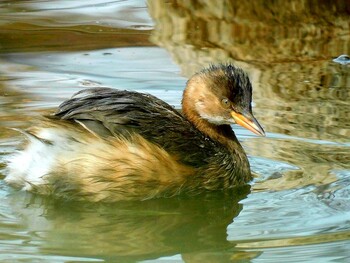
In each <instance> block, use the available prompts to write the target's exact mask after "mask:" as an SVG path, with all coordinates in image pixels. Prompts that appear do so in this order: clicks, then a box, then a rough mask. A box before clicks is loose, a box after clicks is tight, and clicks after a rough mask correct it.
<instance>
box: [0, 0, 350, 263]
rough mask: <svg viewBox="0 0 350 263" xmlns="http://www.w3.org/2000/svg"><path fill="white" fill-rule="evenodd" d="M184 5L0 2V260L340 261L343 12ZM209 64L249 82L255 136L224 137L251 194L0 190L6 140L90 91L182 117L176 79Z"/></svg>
mask: <svg viewBox="0 0 350 263" xmlns="http://www.w3.org/2000/svg"><path fill="white" fill-rule="evenodd" d="M195 2H196V1H178V2H177V3H175V2H173V1H169V3H167V4H165V2H164V3H163V1H159V2H156V1H149V2H148V3H144V2H142V1H109V2H108V1H105V0H104V1H103V0H101V1H98V0H94V1H89V4H83V3H82V1H63V0H61V1H2V3H0V13H1V20H0V39H2V40H0V107H1V111H0V168H1V171H2V172H1V173H0V199H1V202H0V261H2V262H348V261H350V253H349V251H350V202H349V198H350V186H349V185H350V140H349V138H350V122H349V115H350V107H349V98H350V67H349V65H347V64H344V65H342V64H338V63H336V62H334V61H333V59H334V58H335V57H337V56H339V55H341V54H349V53H350V47H349V46H350V44H349V43H350V41H349V38H350V36H349V34H348V32H349V13H348V12H349V10H348V9H346V8H345V9H344V6H346V1H344V2H342V1H337V2H336V3H334V4H330V3H323V2H322V1H321V2H320V4H319V5H318V6H317V7H313V6H312V5H311V6H308V5H307V2H302V1H300V2H299V1H297V3H299V4H301V3H304V4H303V5H295V6H294V7H293V8H291V7H288V6H287V7H286V6H278V5H272V6H270V5H269V4H267V5H265V6H259V5H257V6H254V7H251V6H243V8H239V7H238V6H235V4H233V5H232V6H230V5H228V7H227V6H226V7H225V6H221V5H220V4H217V2H216V1H213V3H214V2H215V3H214V4H213V3H212V2H211V1H208V2H207V5H208V6H206V4H203V5H201V4H199V3H197V4H196V3H195ZM210 5H213V6H210ZM243 5H244V4H243ZM285 5H288V4H285ZM328 5H330V6H328ZM220 7H221V8H220ZM311 7H312V8H311ZM259 8H262V9H259ZM276 10H279V11H280V12H276ZM283 10H285V11H283ZM289 10H292V11H291V12H292V13H289ZM310 10H311V11H310ZM332 10H333V11H332ZM293 12H295V13H293ZM314 14H317V15H316V16H314ZM293 17H295V18H294V20H293V21H291V18H293ZM233 36H234V37H233ZM257 43H259V44H257ZM216 61H233V62H235V63H236V64H238V65H240V66H241V67H243V68H244V69H246V70H247V71H248V72H249V74H250V76H251V78H252V81H253V86H254V112H255V115H256V116H257V118H258V119H259V121H260V122H261V123H262V124H263V126H264V128H265V130H266V131H267V137H266V138H260V137H256V136H254V135H252V134H250V133H249V132H248V131H246V130H244V129H241V128H239V127H234V129H235V131H236V133H237V134H238V136H239V139H240V140H241V141H242V144H243V145H244V147H245V149H246V151H247V153H248V154H249V156H250V161H251V165H252V168H253V170H254V172H255V173H256V178H255V179H254V180H253V182H252V183H251V188H250V189H248V188H238V189H235V190H234V191H232V192H230V193H212V194H207V195H203V196H198V197H194V198H185V197H178V198H171V199H161V200H150V201H144V202H121V203H117V204H110V205H102V204H100V205H96V204H90V203H71V202H70V203H67V202H63V201H62V200H52V199H49V198H43V197H39V196H33V195H31V194H28V193H23V192H18V191H16V190H14V189H11V188H10V187H8V186H7V185H6V184H5V183H4V182H3V180H2V178H3V177H4V176H5V174H6V170H5V159H6V158H7V156H9V155H10V154H11V153H13V152H14V151H16V149H17V148H18V147H19V144H20V143H21V141H22V140H23V138H22V137H21V135H20V134H18V133H17V132H16V131H14V130H13V129H9V128H17V127H20V128H25V127H28V126H29V125H31V121H33V120H35V119H36V118H37V117H38V116H40V115H42V114H44V113H48V112H50V111H52V110H53V109H54V107H56V106H57V105H58V104H59V103H60V102H61V101H63V100H64V99H66V98H68V97H70V96H71V95H72V94H73V93H74V92H76V91H78V90H80V89H82V88H87V87H92V86H110V87H115V88H121V89H130V90H137V91H142V92H148V93H152V94H154V95H156V96H158V97H160V98H162V99H164V100H165V101H167V102H169V103H170V104H172V105H174V106H175V107H177V108H179V107H180V100H181V95H182V89H183V87H184V85H185V83H186V79H187V76H188V75H190V74H191V73H192V72H193V71H194V70H197V69H198V68H200V67H202V66H206V65H207V64H208V63H210V62H216Z"/></svg>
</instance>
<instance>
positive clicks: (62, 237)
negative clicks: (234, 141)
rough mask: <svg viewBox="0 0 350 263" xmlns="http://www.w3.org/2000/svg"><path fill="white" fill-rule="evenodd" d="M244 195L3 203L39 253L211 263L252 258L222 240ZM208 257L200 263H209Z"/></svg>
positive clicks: (240, 191) (239, 191) (28, 198)
mask: <svg viewBox="0 0 350 263" xmlns="http://www.w3.org/2000/svg"><path fill="white" fill-rule="evenodd" d="M248 193H249V186H246V187H240V188H236V189H234V190H232V191H230V192H226V193H210V194H209V193H208V194H206V195H200V196H196V197H192V198H182V197H178V198H171V199H159V200H149V201H145V202H121V203H117V204H113V205H100V206H98V205H96V204H88V203H66V202H62V200H59V201H57V202H56V201H53V200H48V199H42V198H40V197H38V196H32V195H30V194H24V193H23V194H21V195H20V194H18V192H17V193H14V194H12V195H9V196H7V197H6V198H5V202H6V203H7V204H8V206H9V207H11V209H12V210H13V211H12V212H11V213H12V214H16V215H17V216H16V219H13V220H14V222H13V223H14V224H19V225H25V229H26V231H25V233H22V234H21V235H23V234H24V235H25V237H22V238H25V239H27V240H28V242H27V243H26V246H33V245H34V246H36V247H37V248H38V249H39V250H40V251H41V253H45V254H52V253H54V254H61V255H65V256H71V257H74V256H79V257H86V258H95V259H98V258H104V259H107V258H105V257H106V255H108V260H113V261H115V260H116V261H118V262H121V261H123V260H126V259H127V261H128V262H130V261H138V260H145V259H154V258H159V257H163V256H171V255H176V254H182V255H183V256H184V257H185V258H187V259H188V261H187V262H194V261H193V260H192V259H191V258H192V257H194V258H195V259H198V258H197V257H200V255H201V254H202V255H206V256H208V257H209V259H210V260H214V261H215V262H218V260H220V262H228V261H229V259H230V258H232V257H237V258H238V257H239V258H240V259H248V258H253V257H255V256H256V255H257V252H251V253H249V252H244V250H239V249H238V250H237V249H235V243H233V242H229V241H227V233H226V229H227V226H228V225H229V224H231V223H232V221H233V219H234V217H236V216H237V215H238V214H239V213H240V211H241V210H242V205H240V204H239V201H240V200H241V199H243V198H246V195H247V194H248ZM1 225H2V226H3V223H1ZM19 233H20V231H19V232H18V231H17V234H14V235H18V234H19ZM9 234H10V233H9ZM7 239H8V238H7ZM92 240H93V242H91V241H92ZM2 243H3V244H4V243H5V244H6V240H4V241H2ZM8 245H10V243H8ZM72 247H74V250H72V249H71V248H72ZM218 251H219V252H220V253H219V252H218ZM190 259H191V260H190ZM209 259H207V260H205V261H202V262H212V261H210V260H209ZM208 260H209V261H208ZM195 262H198V261H195Z"/></svg>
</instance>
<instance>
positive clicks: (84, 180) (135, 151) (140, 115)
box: [5, 64, 265, 202]
mask: <svg viewBox="0 0 350 263" xmlns="http://www.w3.org/2000/svg"><path fill="white" fill-rule="evenodd" d="M251 102H252V84H251V82H250V80H249V77H248V75H247V73H245V72H244V71H243V70H242V69H241V68H239V67H236V66H234V65H233V64H216V65H210V66H209V67H207V68H204V69H203V70H201V71H199V72H197V73H196V74H194V75H193V76H192V77H191V78H190V79H189V80H188V81H187V84H186V88H185V89H184V92H183V98H182V110H181V111H178V110H176V109H175V108H174V107H172V106H171V105H169V104H168V103H166V102H164V101H162V100H160V99H158V98H157V97H155V96H152V95H150V94H145V93H139V92H135V91H127V90H118V89H113V88H104V87H99V88H89V89H84V90H82V91H80V92H78V93H76V94H75V95H73V97H72V98H70V99H68V100H66V101H64V102H63V103H62V104H61V105H60V106H59V107H58V109H57V111H56V112H55V113H54V114H52V115H50V116H45V117H43V118H42V120H40V122H39V123H38V124H37V125H32V126H31V127H30V128H28V129H27V130H23V131H21V132H22V133H23V134H24V135H25V136H26V138H27V143H26V145H25V146H24V148H23V149H22V150H21V151H18V152H17V153H15V154H13V155H12V156H11V157H10V158H9V160H8V166H7V170H8V172H7V175H6V177H5V181H6V182H7V183H8V184H10V185H12V186H14V187H16V188H19V189H22V190H26V191H30V192H34V193H37V194H42V195H52V196H54V197H55V198H64V199H68V200H78V201H91V202H115V201H121V200H146V199H151V198H160V197H171V196H175V195H178V194H182V193H185V194H189V195H191V194H196V193H201V192H203V191H220V190H225V189H230V188H233V187H235V186H238V185H244V184H247V183H248V182H249V181H250V180H251V179H252V174H251V170H250V165H249V161H248V158H247V155H246V153H245V152H244V149H243V147H242V146H241V144H240V143H239V141H238V139H237V137H236V135H235V133H234V131H233V130H232V128H231V125H232V124H238V125H241V126H243V127H245V128H247V129H248V130H250V131H252V132H254V133H255V134H257V135H261V136H264V135H265V132H264V130H263V128H262V127H261V125H260V124H259V122H258V121H257V120H256V118H255V117H254V116H253V113H252V106H251Z"/></svg>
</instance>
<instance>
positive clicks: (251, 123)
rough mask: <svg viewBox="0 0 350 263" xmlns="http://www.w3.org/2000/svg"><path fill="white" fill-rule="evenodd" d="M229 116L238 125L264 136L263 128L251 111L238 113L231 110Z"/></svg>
mask: <svg viewBox="0 0 350 263" xmlns="http://www.w3.org/2000/svg"><path fill="white" fill-rule="evenodd" d="M231 116H232V118H233V119H234V120H235V122H236V123H237V124H238V125H241V126H242V127H244V128H246V129H248V130H250V131H252V132H254V133H255V134H257V135H261V136H265V132H264V129H263V128H262V127H261V125H260V124H259V122H258V121H257V120H256V119H255V118H254V116H253V115H252V114H251V113H248V112H245V113H243V114H240V113H237V112H235V111H231Z"/></svg>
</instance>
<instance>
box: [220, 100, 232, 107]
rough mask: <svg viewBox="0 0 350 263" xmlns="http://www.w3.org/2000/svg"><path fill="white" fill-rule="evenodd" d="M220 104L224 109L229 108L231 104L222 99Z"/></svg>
mask: <svg viewBox="0 0 350 263" xmlns="http://www.w3.org/2000/svg"><path fill="white" fill-rule="evenodd" d="M221 103H222V105H223V106H224V107H225V108H228V107H230V106H231V102H230V101H229V99H228V98H223V99H222V100H221Z"/></svg>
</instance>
